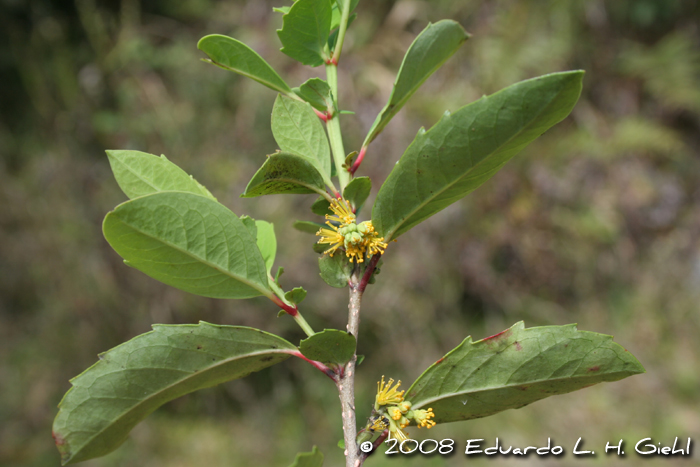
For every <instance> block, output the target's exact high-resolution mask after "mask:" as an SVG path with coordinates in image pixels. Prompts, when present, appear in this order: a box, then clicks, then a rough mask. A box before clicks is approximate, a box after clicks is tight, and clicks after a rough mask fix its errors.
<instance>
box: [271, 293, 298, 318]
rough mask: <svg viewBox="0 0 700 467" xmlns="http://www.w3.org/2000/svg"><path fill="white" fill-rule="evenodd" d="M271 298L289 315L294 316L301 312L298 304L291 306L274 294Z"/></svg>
mask: <svg viewBox="0 0 700 467" xmlns="http://www.w3.org/2000/svg"><path fill="white" fill-rule="evenodd" d="M270 300H272V301H273V302H274V304H275V305H277V306H278V307H280V308H282V309H283V310H284V311H285V312H286V313H287V314H288V315H289V316H291V317H292V318H293V317H295V316H296V315H298V314H299V310H298V308H297V307H296V306H294V307H291V306H289V305H287V304H286V303H284V302H283V301H282V300H280V298H279V297H278V296H277V295H273V296H272V297H271V298H270Z"/></svg>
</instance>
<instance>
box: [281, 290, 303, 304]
mask: <svg viewBox="0 0 700 467" xmlns="http://www.w3.org/2000/svg"><path fill="white" fill-rule="evenodd" d="M284 298H286V299H287V300H289V301H290V302H292V303H294V304H295V305H298V304H300V303H301V302H303V301H304V299H305V298H306V290H304V288H303V287H295V288H294V289H292V290H290V291H289V292H287V293H285V294H284Z"/></svg>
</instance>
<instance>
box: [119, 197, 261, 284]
mask: <svg viewBox="0 0 700 467" xmlns="http://www.w3.org/2000/svg"><path fill="white" fill-rule="evenodd" d="M161 193H164V192H161ZM114 213H115V211H112V214H114ZM116 218H117V220H118V221H119V222H121V223H122V224H123V225H125V226H127V227H129V228H130V229H132V230H134V231H136V232H138V233H140V234H142V235H144V236H146V237H148V238H151V239H153V240H155V241H157V242H160V243H162V244H163V245H165V246H168V247H170V248H172V249H173V250H176V251H179V252H180V253H184V254H185V255H187V256H189V257H190V258H192V259H194V260H196V261H198V262H200V263H202V264H204V265H206V266H209V267H210V268H212V269H214V270H216V271H219V272H220V273H222V274H223V275H225V276H229V277H231V278H233V279H234V280H237V281H239V282H242V283H244V284H245V285H247V286H249V287H251V288H253V289H255V290H257V291H258V292H261V293H262V295H263V296H265V297H271V296H272V292H271V291H270V290H269V289H261V288H260V286H259V285H258V284H256V283H254V282H251V281H249V280H248V279H246V278H242V277H240V276H237V275H236V274H234V273H232V272H231V271H228V270H222V269H221V268H220V267H219V266H217V265H215V264H212V263H210V262H209V261H206V260H204V259H202V258H200V257H199V256H195V255H194V254H193V253H190V252H189V251H187V250H183V249H182V248H180V247H178V246H175V245H173V244H171V243H169V242H166V241H164V240H163V239H161V238H158V237H154V236H153V235H151V234H148V233H146V232H144V231H143V230H141V229H138V228H136V227H134V226H133V225H131V224H127V223H126V222H124V221H123V220H122V219H121V218H120V217H118V216H116ZM263 263H264V260H263Z"/></svg>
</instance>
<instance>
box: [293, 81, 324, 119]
mask: <svg viewBox="0 0 700 467" xmlns="http://www.w3.org/2000/svg"><path fill="white" fill-rule="evenodd" d="M294 93H295V94H296V95H297V96H299V97H301V98H302V99H304V100H305V101H306V102H308V103H309V104H311V106H312V107H313V108H315V109H318V110H320V111H322V112H326V111H327V110H329V109H331V110H332V109H333V96H332V95H331V87H330V86H329V85H328V83H327V82H325V81H324V80H322V79H321V78H311V79H309V80H307V81H306V82H305V83H304V84H302V85H301V86H299V88H294Z"/></svg>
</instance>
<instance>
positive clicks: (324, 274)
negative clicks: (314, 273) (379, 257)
mask: <svg viewBox="0 0 700 467" xmlns="http://www.w3.org/2000/svg"><path fill="white" fill-rule="evenodd" d="M319 246H321V247H324V250H325V249H328V247H329V245H319ZM318 267H319V269H320V270H321V279H323V280H324V281H325V282H326V284H328V285H330V286H331V287H337V288H343V287H347V286H348V281H349V280H350V276H352V270H353V269H354V265H353V263H352V262H350V260H349V258H347V257H346V256H345V255H344V254H343V253H342V252H336V253H335V254H334V255H333V256H330V255H327V254H324V255H323V256H321V257H320V258H319V259H318Z"/></svg>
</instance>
